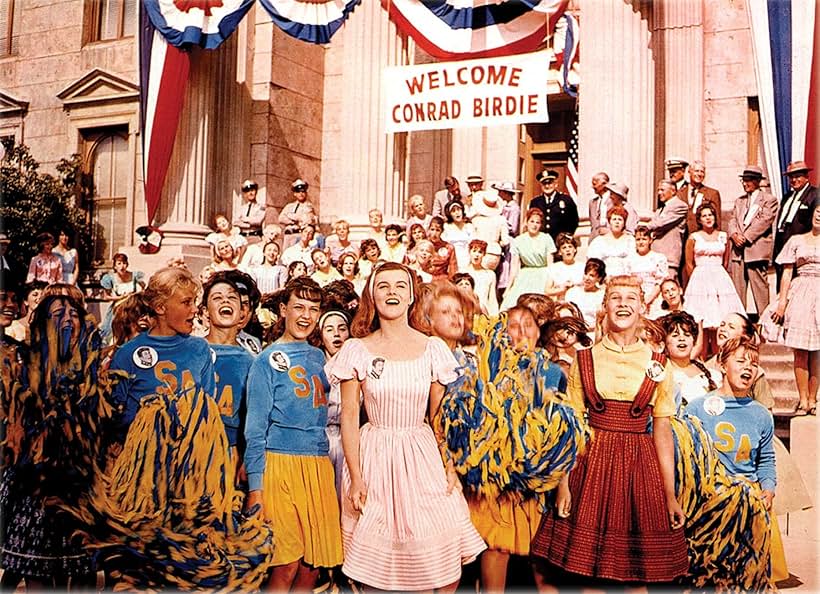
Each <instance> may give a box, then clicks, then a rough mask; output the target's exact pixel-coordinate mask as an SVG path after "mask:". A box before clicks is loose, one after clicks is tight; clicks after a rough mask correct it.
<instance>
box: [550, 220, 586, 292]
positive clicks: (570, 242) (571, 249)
mask: <svg viewBox="0 0 820 594" xmlns="http://www.w3.org/2000/svg"><path fill="white" fill-rule="evenodd" d="M555 247H556V249H557V250H558V257H559V259H558V260H557V261H556V262H555V263H553V265H552V266H550V268H549V277H550V281H551V283H550V285H549V286H548V287H547V289H546V291H544V294H545V295H547V296H548V297H552V298H554V299H558V300H561V299H563V298H564V295H565V294H566V292H567V290H568V289H570V288H572V287H580V286H581V285H582V284H584V264H585V262H584V261H583V260H578V259H577V258H576V256H577V255H578V240H577V239H575V236H574V235H572V234H571V233H566V232H561V233H559V234H558V235H557V237H556V238H555Z"/></svg>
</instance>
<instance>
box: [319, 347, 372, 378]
mask: <svg viewBox="0 0 820 594" xmlns="http://www.w3.org/2000/svg"><path fill="white" fill-rule="evenodd" d="M367 364H368V352H367V349H366V348H365V346H364V345H363V344H362V341H361V340H359V339H358V338H351V339H350V340H348V341H346V342H345V343H344V344H343V345H342V348H341V349H340V350H339V352H338V353H336V355H335V356H334V357H333V358H332V359H331V360H330V361H328V362H327V363H326V364H325V375H327V379H328V381H329V382H330V383H331V385H332V384H337V383H339V382H343V381H345V380H349V379H357V380H359V381H360V382H361V381H364V379H365V378H366V377H367Z"/></svg>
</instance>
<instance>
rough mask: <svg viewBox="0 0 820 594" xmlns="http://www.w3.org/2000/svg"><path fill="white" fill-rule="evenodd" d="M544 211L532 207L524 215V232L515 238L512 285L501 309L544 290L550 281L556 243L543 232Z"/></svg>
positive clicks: (511, 269) (511, 274)
mask: <svg viewBox="0 0 820 594" xmlns="http://www.w3.org/2000/svg"><path fill="white" fill-rule="evenodd" d="M543 219H544V213H542V212H541V210H540V209H538V208H531V209H529V210H528V211H527V214H526V216H525V217H524V232H523V233H521V235H519V236H518V237H516V238H515V239H513V240H512V243H511V244H510V245H511V249H510V251H511V253H512V263H511V265H510V278H511V279H512V284H511V285H510V286H509V287H507V290H506V291H505V293H504V300H503V301H502V303H501V309H502V310H506V309H510V308H511V307H512V306H513V305H515V303H516V301H517V300H518V296H519V295H523V294H524V293H543V292H544V290H545V289H546V288H547V286H548V285H549V284H550V280H549V279H550V275H549V267H550V265H551V264H552V255H553V253H554V252H555V244H554V243H553V241H552V237H551V236H550V235H548V234H547V233H543V232H541V225H542V221H543Z"/></svg>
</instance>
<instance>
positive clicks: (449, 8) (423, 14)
mask: <svg viewBox="0 0 820 594" xmlns="http://www.w3.org/2000/svg"><path fill="white" fill-rule="evenodd" d="M567 2H568V0H472V1H466V2H465V1H464V0H382V6H383V7H384V8H385V10H387V11H388V12H389V14H390V18H391V19H392V20H393V22H395V23H396V26H397V27H398V28H399V29H400V30H402V31H404V32H405V33H407V34H408V35H410V36H411V37H412V38H413V40H414V41H415V42H416V43H417V44H418V45H419V47H421V48H422V49H423V50H424V51H426V52H427V53H428V54H430V55H431V56H433V57H435V58H439V59H459V60H461V59H466V58H482V57H491V56H503V55H509V54H519V53H525V52H531V51H534V50H536V49H538V48H539V46H541V45H542V44H543V43H544V40H545V39H546V38H547V36H548V35H549V32H550V31H552V29H553V27H554V26H555V23H556V21H557V20H558V18H559V17H560V16H561V15H562V14H563V13H564V10H565V9H566V6H567Z"/></svg>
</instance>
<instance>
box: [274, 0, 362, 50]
mask: <svg viewBox="0 0 820 594" xmlns="http://www.w3.org/2000/svg"><path fill="white" fill-rule="evenodd" d="M361 1H362V0H335V1H327V0H259V2H260V4H262V7H263V8H264V9H265V10H266V11H267V12H268V14H269V15H270V18H271V20H272V21H273V23H274V24H275V25H276V26H277V27H279V28H280V29H282V31H284V32H285V33H287V34H288V35H290V36H291V37H295V38H296V39H301V40H302V41H307V42H309V43H328V42H329V41H330V38H331V37H333V35H334V33H336V31H338V30H339V28H340V27H341V26H342V25H343V24H344V22H345V21H346V20H347V17H348V16H350V13H351V12H353V10H354V9H355V8H356V6H358V5H359V4H360V3H361Z"/></svg>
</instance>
